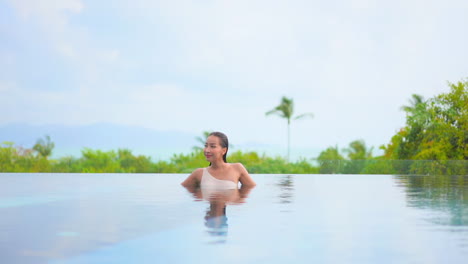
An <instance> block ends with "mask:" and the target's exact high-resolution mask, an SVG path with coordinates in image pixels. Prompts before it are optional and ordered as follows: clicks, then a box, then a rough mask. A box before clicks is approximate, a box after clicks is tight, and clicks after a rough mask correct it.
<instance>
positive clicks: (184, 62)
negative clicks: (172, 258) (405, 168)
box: [0, 0, 468, 145]
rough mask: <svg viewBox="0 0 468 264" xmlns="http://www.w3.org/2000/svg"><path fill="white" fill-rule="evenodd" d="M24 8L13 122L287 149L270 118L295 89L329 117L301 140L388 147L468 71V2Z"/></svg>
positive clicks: (7, 90)
mask: <svg viewBox="0 0 468 264" xmlns="http://www.w3.org/2000/svg"><path fill="white" fill-rule="evenodd" d="M10 3H11V5H12V6H14V8H15V10H16V11H15V14H17V15H18V17H19V18H20V19H21V21H22V22H21V23H20V22H15V21H14V20H12V22H9V23H11V24H9V25H10V26H9V28H22V29H23V30H22V31H19V32H18V33H17V34H19V35H20V36H19V37H17V39H15V41H16V42H17V43H19V44H20V45H16V46H19V47H21V48H17V47H16V46H15V47H12V48H11V49H8V50H6V51H5V49H3V48H2V47H0V54H1V56H2V59H3V58H7V59H8V63H5V62H4V61H7V60H6V59H5V60H3V64H2V66H1V67H4V69H3V70H4V72H5V71H7V72H14V73H15V74H11V75H9V74H5V75H4V76H2V79H1V80H0V82H1V83H3V85H1V86H0V92H1V93H2V98H8V100H9V103H7V104H6V105H8V107H7V106H6V105H5V104H4V105H3V106H1V107H0V108H1V109H2V110H5V111H6V110H8V111H11V110H13V112H14V114H12V115H9V116H3V117H1V120H0V122H14V121H19V120H21V121H27V122H35V123H41V122H48V123H50V122H57V123H68V124H72V123H77V124H83V123H91V122H97V121H107V122H116V123H120V124H134V125H142V126H150V127H152V128H158V129H161V128H164V129H178V130H183V131H190V132H197V133H198V132H200V131H203V130H209V129H219V130H227V131H231V134H233V135H234V136H235V137H237V138H244V139H245V141H260V142H277V143H278V144H283V143H284V140H283V138H285V135H286V127H285V123H284V120H282V119H280V118H273V117H271V118H270V117H269V118H266V117H265V116H264V113H265V112H266V111H268V110H270V109H272V108H273V107H274V106H275V105H276V104H278V103H279V99H280V97H281V96H283V95H285V96H288V97H292V98H293V99H294V100H295V103H296V112H297V113H303V112H313V113H314V114H315V118H314V119H312V120H304V121H301V122H295V123H294V124H293V126H292V133H293V134H292V135H293V144H297V145H303V144H325V145H326V144H332V145H333V144H340V145H344V144H347V143H349V142H350V141H351V140H355V139H358V138H364V139H366V140H370V141H371V142H370V145H371V144H383V143H385V141H387V140H388V139H389V138H390V136H391V135H392V133H394V132H395V131H396V130H397V129H398V128H399V127H401V126H403V125H404V114H403V113H402V112H401V111H400V110H399V108H400V106H401V105H403V104H406V101H407V99H408V98H409V97H410V96H411V94H412V93H418V94H422V95H423V96H425V97H426V98H429V97H431V96H433V95H435V94H438V93H441V92H445V91H446V90H447V89H446V81H447V80H449V81H453V82H455V81H457V80H459V79H460V78H463V77H466V76H463V75H466V72H467V71H468V67H467V64H466V62H467V61H468V53H466V52H465V47H466V46H467V45H468V38H467V37H466V36H465V35H466V34H460V33H459V32H463V30H464V28H465V27H466V25H468V19H467V18H466V16H464V15H463V14H464V11H466V10H467V4H466V3H465V1H455V0H452V1H446V2H444V3H442V2H439V1H424V2H421V1H409V2H408V1H396V2H395V1H394V2H392V3H385V2H382V1H372V0H356V1H333V2H326V3H323V2H319V1H289V2H284V1H246V0H242V1H204V2H200V1H146V0H135V1H134V2H132V5H129V4H128V2H127V1H112V8H109V5H108V3H109V2H108V3H105V4H102V3H98V2H86V5H85V4H84V3H83V2H81V1H73V0H68V1H37V2H36V1H33V2H29V1H11V2H10ZM421 5H424V8H420V6H421ZM15 23H18V24H15ZM18 25H21V26H22V27H17V26H18ZM12 36H13V34H12ZM32 36H33V37H32ZM12 42H14V41H12ZM1 49H3V50H1ZM25 50H26V51H28V52H27V53H25V52H24V51H25ZM44 53H45V54H44ZM31 54H32V55H34V56H31ZM36 54H44V55H42V56H38V57H35V56H37V55H36ZM11 65H13V66H14V67H12V66H11ZM31 65H32V66H31ZM12 69H13V70H12ZM36 72H39V73H36ZM34 74H36V75H39V76H40V77H41V78H39V77H38V78H36V79H34V78H33V77H32V76H34ZM45 75H47V76H48V78H42V76H45ZM57 78H62V79H65V80H67V81H66V82H58V81H56V79H57ZM27 80H29V82H26V81H27ZM13 84H14V85H13ZM51 86H56V87H55V89H51V88H50V87H51ZM311 142H312V143H311Z"/></svg>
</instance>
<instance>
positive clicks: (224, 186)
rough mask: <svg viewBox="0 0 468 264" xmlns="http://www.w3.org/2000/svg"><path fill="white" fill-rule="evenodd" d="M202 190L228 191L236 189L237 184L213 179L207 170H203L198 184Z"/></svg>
mask: <svg viewBox="0 0 468 264" xmlns="http://www.w3.org/2000/svg"><path fill="white" fill-rule="evenodd" d="M200 187H201V188H202V189H206V188H208V189H218V190H229V189H237V184H236V183H235V182H233V181H229V180H219V179H216V178H215V177H213V176H212V175H211V174H210V173H209V172H208V169H207V168H203V175H202V178H201V182H200Z"/></svg>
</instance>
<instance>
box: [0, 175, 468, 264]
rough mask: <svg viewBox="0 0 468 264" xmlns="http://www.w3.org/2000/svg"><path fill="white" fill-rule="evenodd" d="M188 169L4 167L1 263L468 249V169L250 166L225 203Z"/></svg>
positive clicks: (423, 254) (446, 254) (422, 258)
mask: <svg viewBox="0 0 468 264" xmlns="http://www.w3.org/2000/svg"><path fill="white" fill-rule="evenodd" d="M186 176H187V175H186V174H8V173H4V174H0V216H1V217H0V263H2V264H8V263H15V264H16V263H34V264H37V263H54V264H59V263H99V264H101V263H221V262H222V263H285V262H290V263H465V261H466V259H467V258H468V176H438V177H433V176H390V175H252V177H253V178H254V179H255V181H256V182H257V187H256V188H254V189H253V190H250V193H249V194H248V197H247V198H245V199H242V200H240V202H239V201H238V200H235V199H234V200H235V201H232V202H229V203H227V205H226V206H225V208H222V207H219V206H217V205H216V204H214V203H213V202H212V201H211V202H210V201H209V200H207V199H204V198H203V197H198V198H197V195H196V194H193V193H191V192H189V191H187V190H186V189H185V188H183V187H182V186H180V182H181V181H182V180H183V179H184V178H185V177H186ZM236 201H238V202H236ZM220 208H221V210H220Z"/></svg>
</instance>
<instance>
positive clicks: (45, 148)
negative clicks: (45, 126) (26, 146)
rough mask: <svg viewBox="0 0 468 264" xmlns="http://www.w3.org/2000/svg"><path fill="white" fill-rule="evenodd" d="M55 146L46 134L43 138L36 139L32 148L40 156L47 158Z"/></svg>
mask: <svg viewBox="0 0 468 264" xmlns="http://www.w3.org/2000/svg"><path fill="white" fill-rule="evenodd" d="M54 147H55V143H54V142H52V141H51V140H50V137H49V136H48V135H46V136H45V140H44V139H42V138H40V139H38V140H37V142H36V144H35V145H34V147H33V149H34V150H35V151H37V152H38V153H39V155H41V156H42V157H44V158H45V159H47V157H49V156H50V155H51V154H52V150H53V149H54Z"/></svg>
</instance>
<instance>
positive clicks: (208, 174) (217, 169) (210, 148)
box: [182, 132, 256, 189]
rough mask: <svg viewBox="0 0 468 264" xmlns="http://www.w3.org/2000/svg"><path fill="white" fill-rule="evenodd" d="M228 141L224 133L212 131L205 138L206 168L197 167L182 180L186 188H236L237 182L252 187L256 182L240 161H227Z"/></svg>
mask: <svg viewBox="0 0 468 264" xmlns="http://www.w3.org/2000/svg"><path fill="white" fill-rule="evenodd" d="M228 148H229V141H228V138H227V136H226V135H225V134H223V133H221V132H213V133H211V134H210V135H209V136H208V138H207V139H206V143H205V148H204V149H203V152H204V154H205V157H206V160H207V161H209V162H210V166H209V167H207V168H199V169H196V170H195V171H193V172H192V174H190V176H188V177H187V179H185V181H184V182H182V185H183V186H184V187H186V188H195V187H198V186H199V187H201V188H202V189H204V188H205V189H206V188H215V189H237V187H238V184H239V182H240V183H241V184H242V186H243V187H254V186H255V185H256V183H255V182H254V180H253V179H252V178H251V177H250V175H249V173H248V172H247V170H246V169H245V167H244V166H243V165H242V164H241V163H227V161H226V154H227V152H228Z"/></svg>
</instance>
